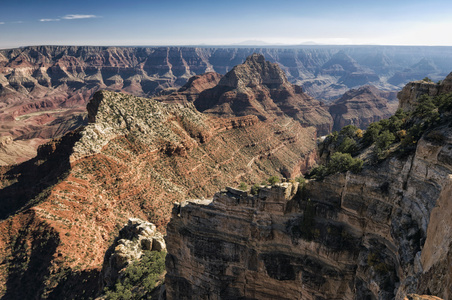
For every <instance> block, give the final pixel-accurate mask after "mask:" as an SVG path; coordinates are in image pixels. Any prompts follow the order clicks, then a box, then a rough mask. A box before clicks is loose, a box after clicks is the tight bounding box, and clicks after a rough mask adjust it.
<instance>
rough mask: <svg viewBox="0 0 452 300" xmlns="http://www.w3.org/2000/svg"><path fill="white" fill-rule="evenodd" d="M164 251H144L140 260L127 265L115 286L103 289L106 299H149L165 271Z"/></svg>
mask: <svg viewBox="0 0 452 300" xmlns="http://www.w3.org/2000/svg"><path fill="white" fill-rule="evenodd" d="M165 256H166V252H158V251H145V254H144V256H143V257H142V258H141V259H140V261H138V262H135V263H133V264H131V265H129V266H128V267H127V268H126V269H125V270H124V271H123V273H122V274H121V275H120V277H119V279H118V281H117V282H116V284H115V286H114V287H112V288H106V289H105V295H106V299H107V300H128V299H150V293H151V291H152V290H153V289H154V288H155V287H156V285H157V283H158V281H159V280H160V279H161V277H162V275H163V273H164V271H165Z"/></svg>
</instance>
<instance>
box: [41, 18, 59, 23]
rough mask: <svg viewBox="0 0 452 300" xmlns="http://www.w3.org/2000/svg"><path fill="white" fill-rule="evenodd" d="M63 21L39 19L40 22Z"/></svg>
mask: <svg viewBox="0 0 452 300" xmlns="http://www.w3.org/2000/svg"><path fill="white" fill-rule="evenodd" d="M60 20H61V19H39V22H58V21H60Z"/></svg>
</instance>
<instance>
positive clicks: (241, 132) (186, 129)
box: [0, 91, 316, 299]
mask: <svg viewBox="0 0 452 300" xmlns="http://www.w3.org/2000/svg"><path fill="white" fill-rule="evenodd" d="M88 120H89V124H88V125H87V126H85V127H82V128H79V129H78V130H76V131H74V132H72V133H70V134H67V135H65V136H63V137H62V138H60V139H57V140H53V141H52V142H49V143H47V144H44V145H42V146H41V147H40V148H39V150H38V156H37V157H36V158H34V159H32V160H29V161H27V162H25V163H23V164H19V165H15V166H8V167H1V168H0V187H1V189H0V219H1V221H0V232H1V234H0V257H1V258H0V282H1V284H0V295H1V296H2V297H5V299H33V298H64V297H71V298H89V297H92V296H94V295H95V294H96V292H97V291H98V289H99V286H98V282H99V274H100V270H101V267H102V263H103V259H104V254H105V251H106V250H107V249H108V248H109V247H110V246H111V245H112V243H113V238H114V237H115V236H117V233H118V230H119V228H121V227H122V225H123V224H124V223H126V222H127V220H128V219H129V218H131V217H133V218H140V219H142V220H146V221H151V222H153V223H154V224H155V225H156V226H157V229H158V230H160V231H162V232H164V230H165V229H164V226H165V225H166V223H167V222H168V221H169V218H170V212H171V206H172V203H173V202H174V201H177V200H179V199H183V198H186V197H190V198H194V197H206V196H208V195H211V194H213V193H214V192H215V191H216V190H218V189H219V188H221V187H222V186H223V185H224V184H232V185H238V184H239V183H240V182H241V181H244V182H248V183H254V182H261V181H262V179H264V178H267V177H268V174H275V173H277V172H280V173H284V174H286V176H297V175H298V174H299V173H300V172H302V171H305V170H307V169H308V168H310V167H311V166H312V164H313V163H314V162H315V157H316V152H315V144H316V142H315V140H316V133H315V129H314V128H313V127H309V128H303V127H302V126H301V125H300V124H299V123H298V122H295V121H290V120H287V119H285V118H281V119H279V120H273V122H262V121H259V119H258V118H257V117H256V116H246V117H234V118H214V117H211V116H206V115H203V114H201V113H200V112H198V111H197V110H196V109H195V108H194V106H193V104H190V103H187V104H166V103H161V102H158V101H155V100H152V99H146V98H139V97H134V96H130V95H125V94H119V93H113V92H108V91H103V92H98V93H96V94H95V96H94V97H93V99H92V100H91V101H90V103H89V105H88ZM24 282H26V284H24ZM82 285H83V288H81V286H82ZM25 287H26V288H25Z"/></svg>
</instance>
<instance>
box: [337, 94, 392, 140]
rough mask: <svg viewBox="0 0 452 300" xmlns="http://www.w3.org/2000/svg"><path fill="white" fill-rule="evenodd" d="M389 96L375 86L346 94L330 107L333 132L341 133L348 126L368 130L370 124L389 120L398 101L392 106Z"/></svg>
mask: <svg viewBox="0 0 452 300" xmlns="http://www.w3.org/2000/svg"><path fill="white" fill-rule="evenodd" d="M387 96H388V95H387V93H385V92H383V93H382V92H381V91H379V90H378V89H376V88H375V87H373V86H364V87H361V88H359V89H356V90H350V91H348V92H346V93H345V94H344V95H343V96H342V97H341V98H340V99H339V100H336V101H334V102H333V104H332V105H330V107H329V112H330V114H331V117H332V118H333V120H334V125H333V130H337V131H339V130H341V129H342V127H344V126H347V125H355V126H356V127H358V128H361V129H366V127H367V126H368V125H369V124H370V123H373V122H377V121H380V120H381V119H386V118H389V117H390V116H391V115H392V114H394V113H395V110H396V108H397V101H393V103H394V104H395V105H391V103H389V101H388V99H387V98H386V97H387ZM393 100H396V99H393Z"/></svg>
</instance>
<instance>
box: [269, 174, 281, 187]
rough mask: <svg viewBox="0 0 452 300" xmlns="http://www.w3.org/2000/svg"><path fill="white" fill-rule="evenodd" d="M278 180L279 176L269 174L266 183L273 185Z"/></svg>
mask: <svg viewBox="0 0 452 300" xmlns="http://www.w3.org/2000/svg"><path fill="white" fill-rule="evenodd" d="M278 182H279V177H278V176H270V178H268V183H269V184H270V185H275V184H277V183H278Z"/></svg>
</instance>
